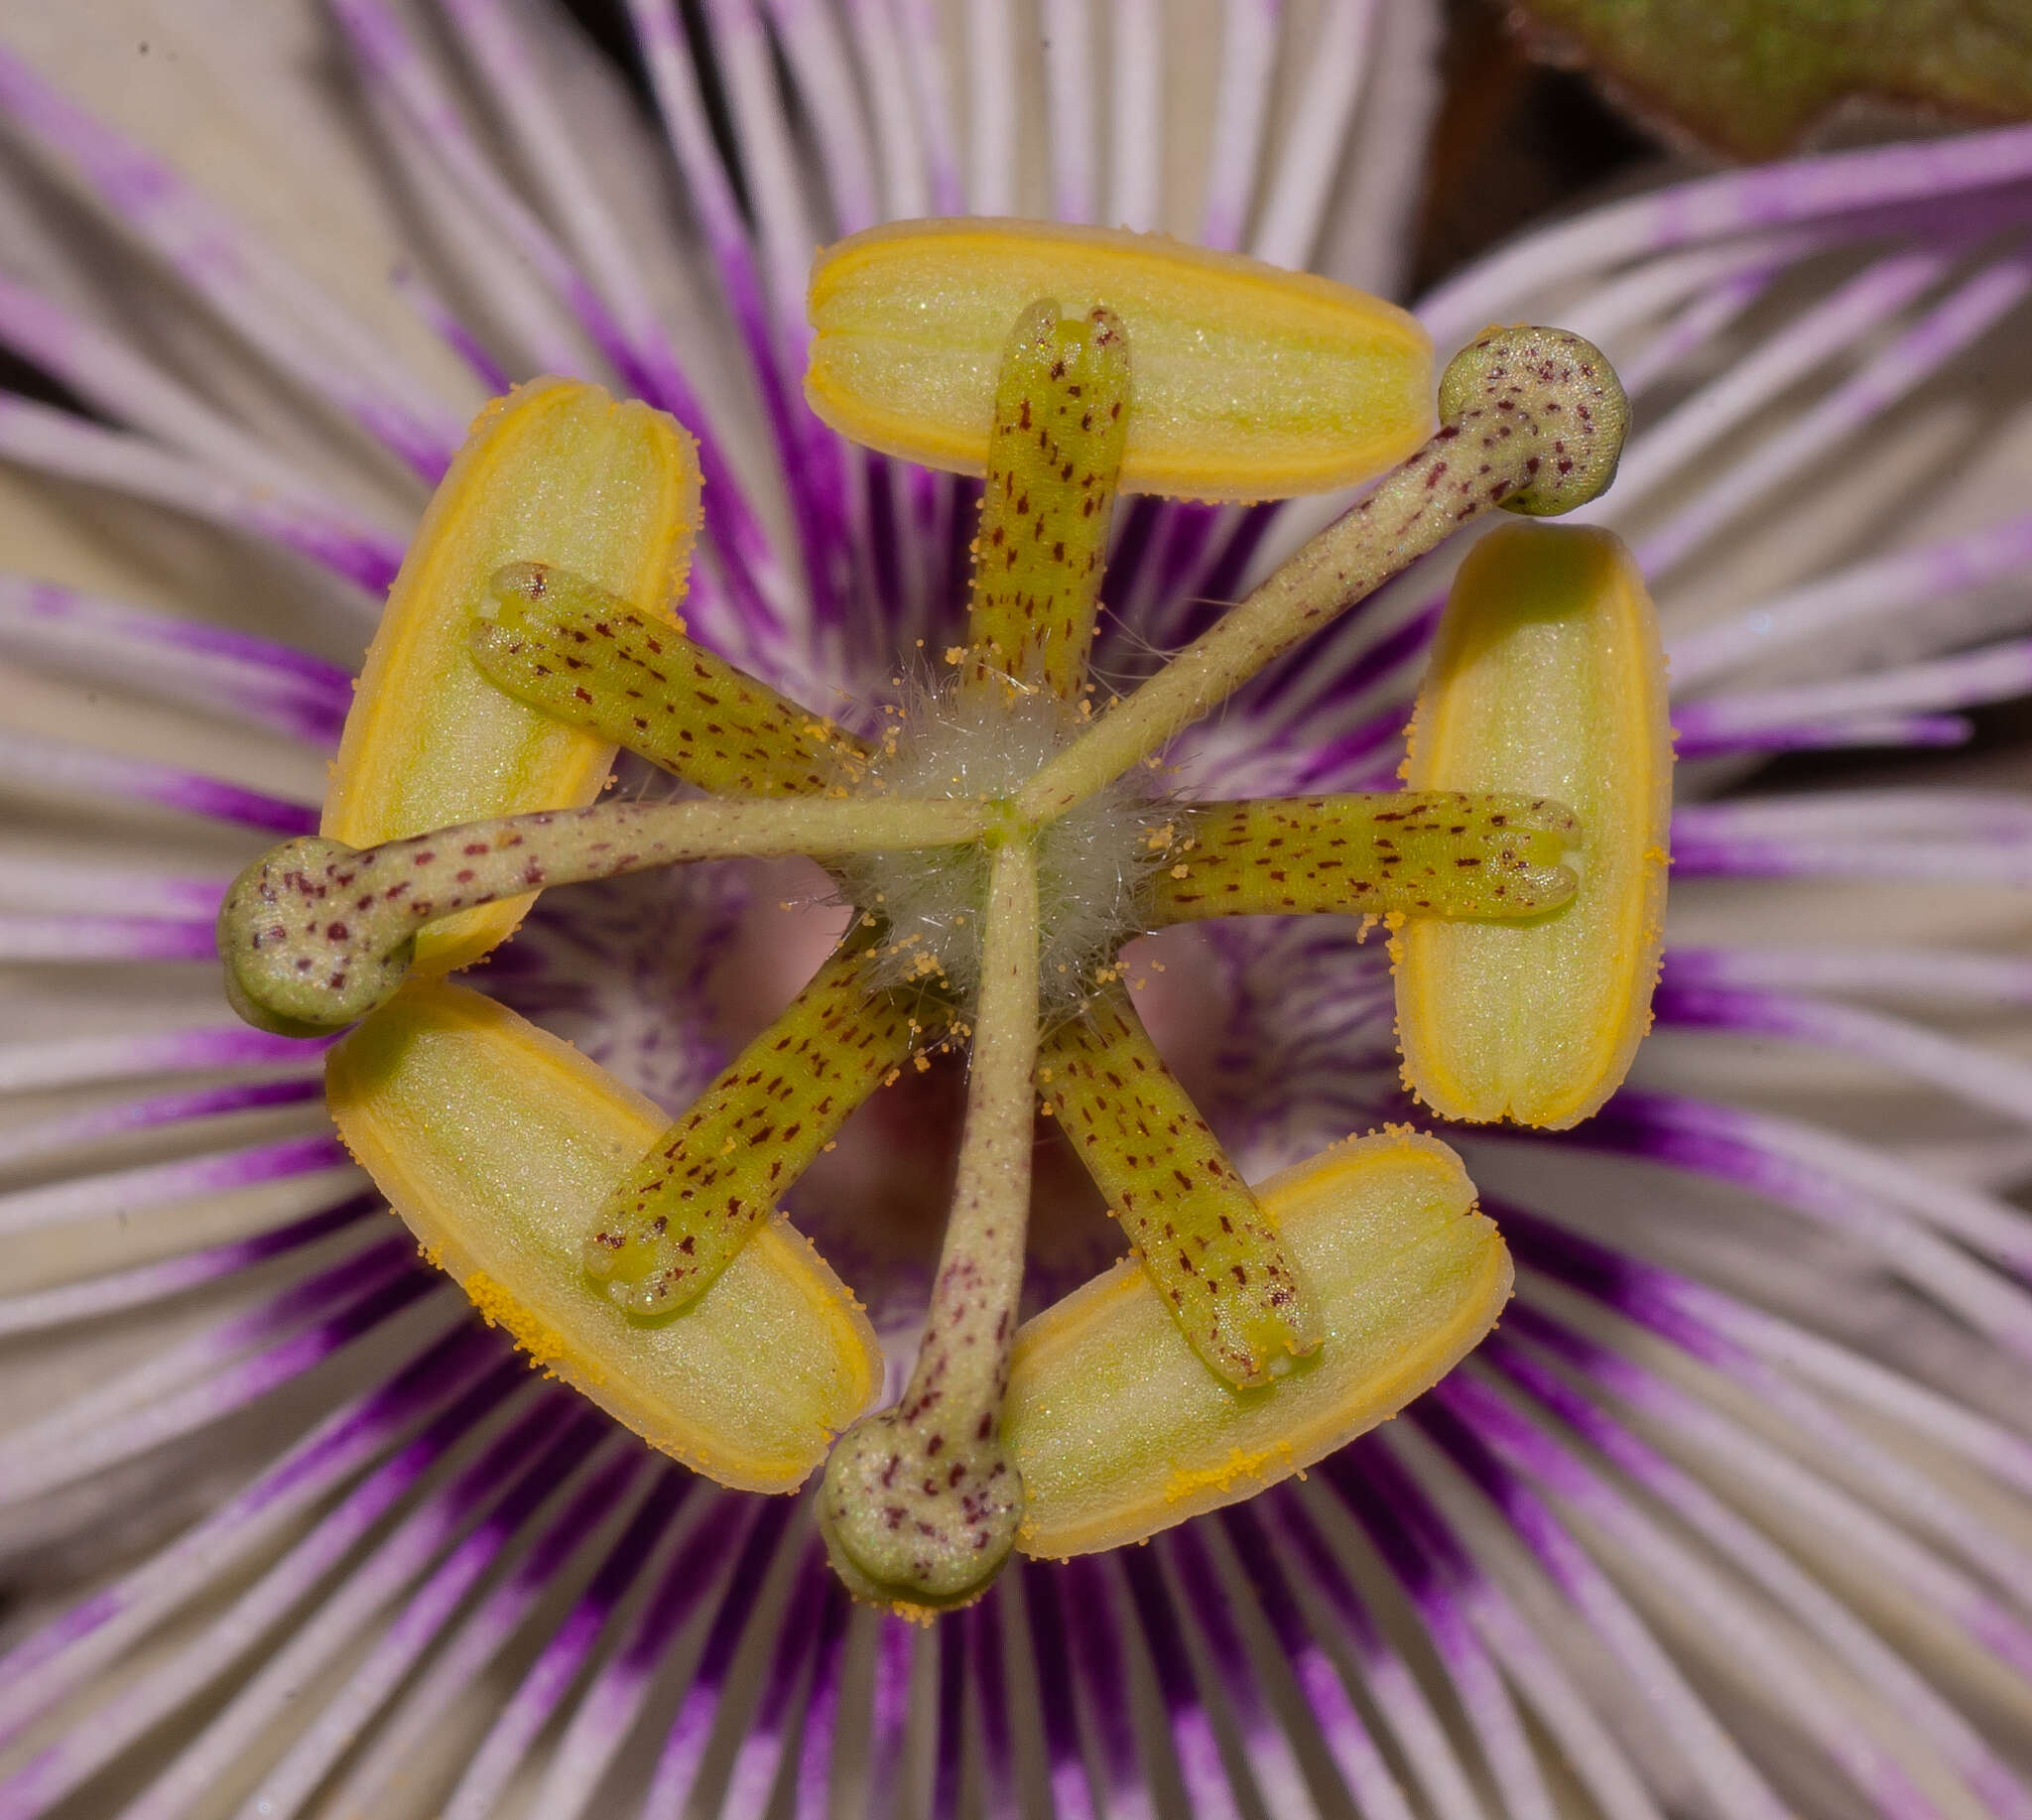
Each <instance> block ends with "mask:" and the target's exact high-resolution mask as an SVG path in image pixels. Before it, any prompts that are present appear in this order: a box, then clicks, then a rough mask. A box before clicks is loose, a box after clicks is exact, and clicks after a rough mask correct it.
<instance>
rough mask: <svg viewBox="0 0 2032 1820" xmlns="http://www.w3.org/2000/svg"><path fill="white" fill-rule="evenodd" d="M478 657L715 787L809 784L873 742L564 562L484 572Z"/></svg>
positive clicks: (512, 681)
mask: <svg viewBox="0 0 2032 1820" xmlns="http://www.w3.org/2000/svg"><path fill="white" fill-rule="evenodd" d="M481 611H482V614H483V615H484V616H483V617H481V618H479V619H477V620H475V621H474V622H473V627H472V631H471V634H470V649H471V652H472V660H473V662H474V663H475V664H477V665H478V666H479V667H480V669H481V671H482V672H483V673H484V674H485V676H486V678H487V680H488V681H489V682H491V683H492V684H493V685H494V686H495V687H496V688H498V689H501V690H504V691H506V692H507V693H508V694H509V695H512V696H514V697H515V699H516V700H517V701H519V702H526V703H528V704H529V706H530V707H532V708H535V709H540V710H542V712H543V713H545V714H547V715H551V716H553V717H554V718H556V719H559V720H565V721H568V722H570V723H571V724H572V725H573V726H583V727H589V728H590V729H592V730H593V731H594V732H596V733H598V734H599V735H600V736H601V737H602V738H603V739H610V740H612V741H613V742H614V743H615V744H616V745H620V746H625V747H626V748H627V749H628V750H629V751H631V752H634V753H637V754H639V755H640V756H641V757H643V758H646V759H648V760H649V762H650V763H651V764H653V765H659V766H661V767H662V768H663V769H664V770H666V771H670V772H674V773H675V774H676V775H677V776H679V777H682V778H684V779H685V781H686V782H687V783H692V784H697V785H698V786H699V789H701V790H710V791H711V792H712V793H713V794H714V795H716V796H802V795H808V794H811V793H813V792H816V791H824V790H826V789H830V788H836V787H837V786H838V785H839V784H841V783H842V782H852V781H854V780H855V779H857V778H859V777H860V776H861V775H862V774H863V772H864V771H865V770H866V767H867V758H868V753H867V748H866V747H865V746H863V745H862V744H861V742H860V741H859V740H858V739H856V738H854V736H853V735H852V734H851V733H849V732H847V731H845V730H844V729H843V728H841V727H838V726H835V725H834V724H833V723H832V722H831V721H829V720H827V719H825V718H824V717H823V716H821V715H815V714H813V713H812V712H811V711H810V710H809V709H805V708H800V707H799V706H798V705H797V703H795V702H792V701H790V700H788V699H787V698H785V697H783V696H780V695H778V694H777V693H776V691H775V690H773V689H771V688H770V687H769V686H768V684H766V683H763V682H760V681H758V680H757V679H756V678H754V677H752V676H750V675H749V674H748V673H747V672H746V671H745V670H741V669H739V668H737V667H736V666H734V665H733V664H730V663H728V662H727V661H726V659H725V658H723V657H719V656H716V655H715V654H714V653H712V652H711V651H708V650H707V649H706V648H705V647H704V646H703V645H700V644H695V643H693V641H692V640H691V639H689V638H687V637H686V636H685V635H684V633H683V631H682V630H680V629H678V628H676V627H673V626H670V625H667V624H664V623H662V622H660V621H658V620H655V619H650V618H646V617H644V616H643V615H642V614H641V613H638V612H636V611H635V609H634V608H633V607H631V606H630V605H629V604H628V602H627V601H625V600H623V599H621V598H620V597H619V596H618V595H616V594H610V593H608V592H607V591H606V589H605V588H603V587H596V586H594V585H593V584H592V583H590V582H587V581H585V580H583V579H582V578H581V577H578V576H575V575H573V574H572V573H571V571H569V570H565V569H558V568H555V567H552V566H549V565H546V564H543V563H510V564H508V565H507V566H506V567H505V568H502V569H499V570H497V571H495V573H494V575H493V577H492V579H491V580H490V581H489V582H488V584H487V600H486V604H485V605H484V606H483V607H482V608H481Z"/></svg>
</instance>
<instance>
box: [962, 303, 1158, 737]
mask: <svg viewBox="0 0 2032 1820" xmlns="http://www.w3.org/2000/svg"><path fill="white" fill-rule="evenodd" d="M1128 406H1129V341H1128V335H1127V332H1126V331H1125V330H1124V329H1123V327H1122V325H1121V322H1120V320H1119V319H1118V318H1117V317H1115V316H1114V315H1113V313H1112V312H1110V311H1107V310H1095V311H1093V312H1092V313H1091V315H1090V316H1088V317H1086V318H1085V319H1083V320H1080V321H1076V322H1070V323H1068V322H1061V321H1060V319H1059V307H1058V305H1057V304H1055V303H1052V302H1050V301H1048V300H1047V301H1045V302H1042V303H1036V304H1033V305H1031V306H1030V308H1029V309H1028V310H1026V311H1025V312H1024V313H1023V315H1022V316H1020V317H1019V318H1018V319H1017V322H1016V329H1015V332H1014V333H1013V334H1012V335H1011V336H1010V338H1009V345H1008V349H1007V351H1006V352H1005V353H1004V354H1003V355H1002V369H1001V375H1000V378H999V380H998V381H997V385H996V391H995V427H994V433H993V436H992V439H991V440H990V442H989V444H988V471H987V483H986V486H985V487H984V489H983V491H982V494H981V512H980V535H979V537H978V538H977V539H976V540H975V543H974V547H973V597H972V603H971V605H970V608H969V610H968V616H967V637H968V641H969V649H968V651H967V654H966V659H965V663H966V668H965V671H964V677H965V681H966V683H967V684H968V686H969V687H972V688H980V687H982V686H984V685H987V684H990V683H994V684H998V685H999V686H1001V687H1003V688H1008V687H1011V686H1013V687H1016V688H1019V689H1028V688H1035V687H1039V686H1042V687H1043V688H1046V689H1048V690H1050V691H1051V692H1052V694H1054V695H1056V696H1059V697H1062V698H1063V699H1065V700H1068V701H1070V700H1072V699H1074V698H1075V697H1077V696H1078V695H1079V693H1080V686H1081V685H1082V684H1083V683H1084V682H1085V681H1086V657H1087V652H1088V650H1089V649H1090V648H1091V646H1092V643H1093V618H1094V613H1095V611H1096V610H1097V608H1098V606H1099V603H1100V573H1101V567H1102V565H1103V563H1104V562H1105V561H1106V558H1107V532H1108V523H1109V520H1110V519H1111V517H1112V516H1113V511H1114V498H1115V482H1116V479H1117V477H1118V476H1119V474H1120V473H1121V467H1122V450H1123V448H1124V446H1125V445H1126V443H1127V441H1128V435H1129V410H1128Z"/></svg>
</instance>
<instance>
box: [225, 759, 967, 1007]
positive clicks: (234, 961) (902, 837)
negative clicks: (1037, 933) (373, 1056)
mask: <svg viewBox="0 0 2032 1820" xmlns="http://www.w3.org/2000/svg"><path fill="white" fill-rule="evenodd" d="M986 820H987V818H986V815H985V813H984V806H983V805H982V804H980V803H976V802H964V801H948V800H945V799H928V798H927V799H920V798H909V797H895V798H882V797H872V798H870V797H855V798H849V799H839V798H832V797H806V798H797V799H791V800H787V801H747V802H684V803H599V804H595V805H594V806H593V807H591V808H589V809H560V810H540V811H537V812H535V813H533V814H529V815H515V816H498V817H495V818H493V819H492V820H489V821H483V822H467V823H465V824H464V825H463V826H461V827H456V828H443V829H439V830H437V831H436V832H435V833H432V834H428V835H416V836H412V837H411V838H410V839H409V840H406V841H388V842H384V843H383V844H382V845H379V846H369V847H361V848H354V847H349V846H346V845H344V844H343V843H341V842H337V841H327V840H325V839H323V838H322V837H319V836H309V837H306V838H304V839H302V840H298V841H288V842H285V843H284V844H283V845H281V846H278V847H275V848H273V849H271V850H270V851H269V852H267V853H265V854H263V855H262V857H261V858H259V859H257V860H256V861H255V862H254V863H253V864H252V865H250V866H249V867H248V868H247V869H246V870H245V871H244V872H242V873H241V874H240V875H239V877H238V878H236V879H234V880H233V883H232V886H231V888H230V889H228V891H227V892H226V895H225V901H224V903H223V904H222V905H221V906H220V908H219V917H218V950H219V958H220V959H221V960H222V961H223V962H224V963H225V967H226V979H227V993H228V996H229V997H230V998H231V999H232V1002H233V1005H234V1008H235V1009H236V1010H238V1011H239V1012H240V1014H241V1016H243V1017H245V1018H247V1019H248V1021H249V1022H250V1023H254V1024H256V1025H257V1026H259V1027H261V1028H264V1029H271V1030H277V1031H279V1032H281V1033H282V1034H284V1035H292V1036H304V1035H312V1034H316V1033H318V1032H321V1031H325V1030H335V1029H337V1028H339V1027H340V1026H341V1025H343V1024H349V1023H351V1022H353V1021H354V1019H356V1018H360V1017H364V1016H365V1015H366V1014H367V1013H368V1012H369V1011H371V1010H373V1009H374V1007H375V1006H377V1005H379V1004H383V1003H385V1002H386V1001H387V1000H388V999H389V998H390V997H391V996H393V994H394V992H395V990H396V988H397V987H398V986H399V985H401V983H402V979H403V975H405V974H406V973H407V972H408V970H409V964H410V956H411V952H412V948H413V945H414V941H415V937H416V932H417V931H418V930H419V929H420V928H422V927H423V926H424V925H425V924H426V923H428V922H430V921H432V919H434V918H436V917H441V916H449V915H451V914H452V913H453V912H455V911H460V910H468V909H471V908H472V907H473V906H474V905H476V904H487V903H494V902H496V901H498V900H499V899H501V898H504V897H517V896H520V895H521V894H522V893H523V892H525V891H534V890H537V889H540V888H541V887H543V886H545V885H554V884H577V883H581V882H583V881H585V880H587V879H593V878H614V877H618V876H619V875H620V874H622V873H624V872H642V871H647V870H649V869H650V868H652V867H655V866H661V865H677V864H682V863H684V862H686V861H689V860H695V859H725V858H732V857H735V856H741V855H746V856H751V857H778V856H781V855H784V854H789V853H808V854H813V855H817V856H828V855H833V854H845V853H864V852H872V851H877V850H881V849H884V848H896V847H929V846H953V845H961V844H963V843H966V842H969V841H973V840H976V839H978V838H979V837H980V835H981V833H982V830H983V828H984V827H985V825H986Z"/></svg>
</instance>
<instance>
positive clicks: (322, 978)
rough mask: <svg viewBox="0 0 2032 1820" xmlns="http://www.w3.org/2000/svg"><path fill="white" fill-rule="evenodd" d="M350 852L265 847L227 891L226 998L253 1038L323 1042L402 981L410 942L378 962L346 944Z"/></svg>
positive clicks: (293, 844) (311, 840) (319, 840)
mask: <svg viewBox="0 0 2032 1820" xmlns="http://www.w3.org/2000/svg"><path fill="white" fill-rule="evenodd" d="M352 854H353V848H351V847H349V846H347V845H345V844H344V843H343V842H339V841H327V840H325V839H324V837H323V836H321V835H305V836H304V837H302V838H301V839H299V840H295V841H285V842H284V843H283V844H282V845H280V846H277V847H272V848H270V850H269V851H267V852H265V853H263V854H262V855H261V857H260V858H259V859H257V860H255V861H254V863H253V864H252V865H250V866H248V867H247V869H246V870H245V871H243V872H242V873H241V874H240V875H239V877H237V878H235V879H234V880H233V882H232V883H231V885H229V886H228V887H227V889H226V894H225V899H224V901H223V902H222V903H220V905H219V910H218V953H219V959H220V960H221V961H223V962H224V963H225V984H226V999H227V1001H228V1002H229V1003H230V1004H231V1005H232V1007H233V1009H234V1010H235V1011H236V1012H238V1013H239V1015H240V1016H241V1017H243V1018H245V1019H246V1021H247V1022H248V1023H250V1024H252V1025H253V1026H254V1027H255V1028H256V1029H258V1030H267V1031H270V1032H272V1033H273V1034H275V1035H277V1036H299V1037H311V1036H323V1035H325V1034H327V1033H328V1032H330V1031H333V1030H339V1029H343V1028H344V1027H345V1026H346V1025H347V1024H350V1023H354V1022H356V1021H357V1020H358V1019H360V1018H362V1017H365V1016H366V1015H367V1013H368V1012H369V1011H372V1010H374V1009H375V1008H376V1007H378V1006H380V1005H383V1004H386V1003H387V1002H388V1000H389V999H391V998H393V997H394V996H395V991H396V988H397V987H398V986H400V985H401V984H402V981H403V976H404V975H406V974H407V973H408V972H409V967H410V960H411V957H412V956H413V955H414V953H415V949H416V943H415V940H414V938H413V937H412V938H411V939H409V940H406V941H403V942H401V943H399V944H398V945H397V946H396V947H395V948H393V949H391V950H389V951H387V952H385V953H372V952H363V951H362V949H361V947H360V945H359V944H358V943H356V942H354V941H352V940H351V930H350V928H349V926H348V924H347V920H346V918H347V914H348V912H349V911H350V909H351V905H350V904H349V903H345V902H341V900H340V895H339V893H340V888H341V885H342V882H343V875H344V863H343V862H344V861H345V860H346V859H348V858H350V857H351V856H352Z"/></svg>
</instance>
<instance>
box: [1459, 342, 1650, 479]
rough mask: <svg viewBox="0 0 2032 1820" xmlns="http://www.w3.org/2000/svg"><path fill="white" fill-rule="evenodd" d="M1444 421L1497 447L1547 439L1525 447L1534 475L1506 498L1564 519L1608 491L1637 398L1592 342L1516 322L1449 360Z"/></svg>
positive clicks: (1527, 465)
mask: <svg viewBox="0 0 2032 1820" xmlns="http://www.w3.org/2000/svg"><path fill="white" fill-rule="evenodd" d="M1440 422H1441V423H1442V424H1443V425H1445V426H1446V428H1447V429H1448V430H1450V431H1452V432H1454V433H1455V434H1456V435H1458V436H1461V437H1463V438H1465V437H1476V438H1479V439H1480V440H1481V444H1482V447H1483V448H1484V449H1486V450H1489V451H1490V452H1494V451H1495V450H1496V449H1498V448H1499V447H1500V446H1501V445H1502V444H1504V443H1507V442H1509V441H1510V439H1511V438H1513V437H1517V436H1522V437H1526V438H1528V439H1531V441H1533V442H1536V443H1537V444H1538V445H1540V447H1538V448H1537V449H1535V450H1531V451H1530V452H1529V453H1528V454H1527V455H1525V458H1524V463H1523V465H1524V467H1525V470H1526V474H1527V476H1528V477H1527V478H1526V479H1525V480H1524V481H1523V482H1522V483H1521V484H1519V485H1518V486H1517V488H1516V489H1515V490H1514V491H1512V492H1511V493H1509V494H1508V495H1507V496H1506V497H1505V498H1504V499H1503V500H1502V501H1501V503H1502V506H1503V508H1504V510H1505V511H1510V512H1523V513H1525V514H1527V515H1529V516H1530V517H1533V518H1557V517H1559V516H1560V515H1561V514H1562V513H1564V512H1571V511H1573V510H1574V509H1575V508H1576V507H1579V506H1584V505H1586V504H1587V503H1588V500H1590V499H1593V498H1595V497H1597V496H1598V495H1600V494H1601V493H1604V492H1606V491H1607V490H1608V486H1609V483H1610V482H1611V481H1612V480H1614V478H1615V469H1616V463H1617V461H1619V460H1620V459H1621V458H1622V453H1623V438H1624V436H1625V434H1626V433H1627V432H1628V430H1629V427H1630V402H1629V400H1628V399H1627V398H1626V397H1625V396H1624V395H1623V388H1622V382H1621V381H1620V380H1619V379H1617V378H1616V376H1615V368H1614V367H1612V366H1611V365H1609V363H1608V358H1607V356H1606V355H1605V354H1603V353H1602V351H1601V349H1600V348H1598V347H1596V346H1595V345H1594V343H1593V342H1592V341H1588V340H1586V339H1584V338H1583V337H1582V336H1580V335H1577V334H1572V333H1570V332H1569V331H1568V330H1566V329H1564V328H1540V327H1535V326H1533V325H1530V324H1518V325H1515V326H1513V327H1507V328H1485V329H1483V330H1482V332H1481V333H1480V334H1478V335H1477V336H1475V338H1474V339H1473V340H1472V341H1470V342H1468V344H1467V345H1466V346H1465V347H1463V348H1462V349H1461V351H1460V352H1459V353H1458V354H1456V355H1455V356H1454V357H1453V359H1451V360H1450V361H1448V362H1447V370H1446V372H1445V373H1443V374H1442V375H1441V377H1440ZM1505 453H1506V454H1508V453H1512V452H1507V451H1506V452H1505Z"/></svg>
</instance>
